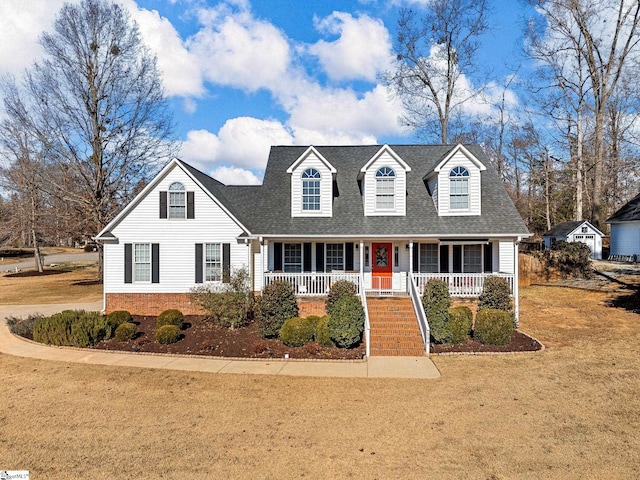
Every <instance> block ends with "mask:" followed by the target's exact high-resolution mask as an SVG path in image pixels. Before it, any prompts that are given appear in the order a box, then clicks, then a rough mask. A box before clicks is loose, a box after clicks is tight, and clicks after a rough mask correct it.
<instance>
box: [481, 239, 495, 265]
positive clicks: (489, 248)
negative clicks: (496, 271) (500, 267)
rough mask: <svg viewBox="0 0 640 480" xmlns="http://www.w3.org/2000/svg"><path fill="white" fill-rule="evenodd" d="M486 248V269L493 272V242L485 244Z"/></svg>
mask: <svg viewBox="0 0 640 480" xmlns="http://www.w3.org/2000/svg"><path fill="white" fill-rule="evenodd" d="M483 248H484V271H485V272H493V243H491V242H489V243H488V244H486V245H483Z"/></svg>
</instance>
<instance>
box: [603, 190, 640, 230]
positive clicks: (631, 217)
mask: <svg viewBox="0 0 640 480" xmlns="http://www.w3.org/2000/svg"><path fill="white" fill-rule="evenodd" d="M633 221H640V193H639V194H638V195H636V196H635V197H634V198H632V199H631V200H629V201H628V202H627V203H626V204H624V205H623V206H622V207H621V208H620V209H619V210H618V211H617V212H616V213H614V214H613V215H611V216H610V217H609V218H608V219H607V221H606V222H605V223H618V222H633Z"/></svg>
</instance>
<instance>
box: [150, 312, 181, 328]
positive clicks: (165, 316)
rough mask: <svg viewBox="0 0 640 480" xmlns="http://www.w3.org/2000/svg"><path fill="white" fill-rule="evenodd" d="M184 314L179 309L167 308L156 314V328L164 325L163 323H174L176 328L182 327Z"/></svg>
mask: <svg viewBox="0 0 640 480" xmlns="http://www.w3.org/2000/svg"><path fill="white" fill-rule="evenodd" d="M183 320H184V315H182V312H181V311H180V310H174V309H169V310H165V311H164V312H162V313H161V314H160V315H158V318H157V319H156V328H160V327H164V326H165V325H174V326H176V327H178V330H180V329H181V328H182V321H183Z"/></svg>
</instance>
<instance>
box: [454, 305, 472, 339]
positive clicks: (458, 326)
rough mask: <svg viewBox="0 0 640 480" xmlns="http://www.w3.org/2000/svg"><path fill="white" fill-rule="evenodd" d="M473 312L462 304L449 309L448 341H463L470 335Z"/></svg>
mask: <svg viewBox="0 0 640 480" xmlns="http://www.w3.org/2000/svg"><path fill="white" fill-rule="evenodd" d="M472 323H473V312H472V311H471V309H470V308H469V307H466V306H464V305H461V306H458V307H451V308H450V309H449V333H450V338H449V341H450V342H451V343H464V342H466V341H467V339H468V338H469V336H470V335H471V325H472Z"/></svg>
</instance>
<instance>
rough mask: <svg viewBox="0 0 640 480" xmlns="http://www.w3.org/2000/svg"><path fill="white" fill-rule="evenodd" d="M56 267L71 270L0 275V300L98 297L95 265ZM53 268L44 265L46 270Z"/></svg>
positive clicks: (24, 301) (20, 301)
mask: <svg viewBox="0 0 640 480" xmlns="http://www.w3.org/2000/svg"><path fill="white" fill-rule="evenodd" d="M56 269H58V270H65V269H71V271H69V272H67V273H59V274H56V275H45V276H34V277H11V276H9V274H3V275H0V304H5V305H19V304H37V303H70V302H93V301H97V300H100V299H101V298H102V285H100V284H96V283H95V281H96V279H97V278H98V269H97V267H96V266H93V265H89V266H87V264H86V263H84V264H83V263H69V264H64V265H60V266H59V267H56ZM56 269H53V268H50V267H47V270H56ZM0 468H2V467H0Z"/></svg>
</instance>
